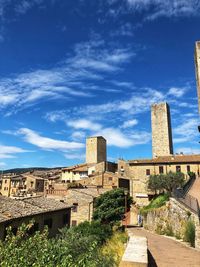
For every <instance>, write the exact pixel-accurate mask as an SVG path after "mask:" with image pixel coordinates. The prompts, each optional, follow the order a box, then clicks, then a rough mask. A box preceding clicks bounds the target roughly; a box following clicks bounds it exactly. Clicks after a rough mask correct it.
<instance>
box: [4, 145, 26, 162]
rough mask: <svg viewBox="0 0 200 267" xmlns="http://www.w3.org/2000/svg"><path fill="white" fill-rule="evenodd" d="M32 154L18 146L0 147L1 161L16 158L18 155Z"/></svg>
mask: <svg viewBox="0 0 200 267" xmlns="http://www.w3.org/2000/svg"><path fill="white" fill-rule="evenodd" d="M26 152H30V151H28V150H25V149H23V148H20V147H16V146H4V145H0V159H9V158H15V157H16V154H20V153H26Z"/></svg>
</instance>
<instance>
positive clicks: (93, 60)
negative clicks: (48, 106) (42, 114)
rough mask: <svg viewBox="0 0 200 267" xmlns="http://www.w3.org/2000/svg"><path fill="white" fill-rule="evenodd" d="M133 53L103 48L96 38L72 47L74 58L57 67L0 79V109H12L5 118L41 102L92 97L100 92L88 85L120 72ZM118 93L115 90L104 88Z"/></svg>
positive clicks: (119, 49) (126, 50) (97, 88)
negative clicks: (9, 107) (10, 107)
mask: <svg viewBox="0 0 200 267" xmlns="http://www.w3.org/2000/svg"><path fill="white" fill-rule="evenodd" d="M134 55H135V53H134V52H133V51H132V50H130V49H129V48H126V49H125V48H114V47H113V46H112V45H111V47H110V48H109V45H107V44H106V45H105V44H104V42H103V41H101V40H99V37H98V38H97V37H95V38H94V39H93V40H90V41H89V42H84V43H79V44H77V45H75V48H74V51H73V55H72V56H68V57H67V58H66V59H65V60H63V61H62V63H59V64H57V65H59V66H58V67H54V68H51V69H39V70H35V71H31V72H26V73H21V74H16V75H13V76H12V77H6V78H1V79H0V97H1V108H5V107H8V106H9V105H12V106H14V107H13V108H12V109H11V110H10V112H9V113H7V115H10V114H12V112H17V111H18V110H20V109H23V108H26V107H28V106H30V105H34V104H37V103H38V102H40V101H51V100H54V99H65V100H67V99H71V98H75V97H76V98H77V97H93V96H95V94H94V93H95V92H96V91H97V90H102V88H101V87H99V86H98V85H97V84H96V85H94V84H93V83H92V84H91V82H93V81H97V80H99V79H103V77H105V76H106V75H107V74H110V73H112V72H116V71H122V69H121V67H122V65H123V64H125V63H128V62H129V61H130V59H131V58H132V57H133V56H134ZM103 90H104V91H108V92H111V91H112V92H114V91H115V92H118V91H119V90H118V88H117V89H116V88H103Z"/></svg>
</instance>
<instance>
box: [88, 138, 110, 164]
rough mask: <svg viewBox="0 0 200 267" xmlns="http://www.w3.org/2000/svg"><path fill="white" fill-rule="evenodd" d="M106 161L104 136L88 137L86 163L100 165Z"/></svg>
mask: <svg viewBox="0 0 200 267" xmlns="http://www.w3.org/2000/svg"><path fill="white" fill-rule="evenodd" d="M106 160H107V156H106V139H105V138H104V137H103V136H95V137H88V138H87V140H86V163H87V164H91V163H99V162H102V161H106Z"/></svg>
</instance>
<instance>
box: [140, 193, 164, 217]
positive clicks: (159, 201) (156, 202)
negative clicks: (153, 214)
mask: <svg viewBox="0 0 200 267" xmlns="http://www.w3.org/2000/svg"><path fill="white" fill-rule="evenodd" d="M168 200H169V195H168V194H162V195H159V196H156V197H155V198H154V199H152V200H151V202H150V203H149V205H147V206H146V207H143V208H141V209H140V212H141V214H142V215H145V214H147V213H148V211H150V210H153V209H157V208H160V207H162V206H164V205H165V203H166V202H167V201H168Z"/></svg>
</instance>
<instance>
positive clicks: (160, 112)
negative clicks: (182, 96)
mask: <svg viewBox="0 0 200 267" xmlns="http://www.w3.org/2000/svg"><path fill="white" fill-rule="evenodd" d="M151 126H152V154H153V158H155V157H159V156H169V155H171V154H173V144H172V129H171V119H170V109H169V106H168V104H167V103H159V104H153V105H152V107H151Z"/></svg>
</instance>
